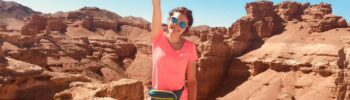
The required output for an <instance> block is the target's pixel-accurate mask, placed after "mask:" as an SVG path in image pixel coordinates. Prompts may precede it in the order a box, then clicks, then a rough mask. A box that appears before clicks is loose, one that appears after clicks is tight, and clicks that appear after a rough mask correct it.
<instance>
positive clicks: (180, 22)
mask: <svg viewBox="0 0 350 100" xmlns="http://www.w3.org/2000/svg"><path fill="white" fill-rule="evenodd" d="M152 4H153V18H152V62H153V69H152V89H154V90H164V91H172V92H174V93H175V94H176V96H177V98H180V100H188V99H189V100H196V95H197V80H196V66H195V61H196V60H197V59H198V57H197V51H196V47H195V45H194V43H192V42H191V41H188V40H186V39H184V38H183V35H184V34H186V33H188V31H189V28H190V27H191V26H192V23H193V17H192V11H191V10H188V9H187V8H185V7H179V8H175V9H173V10H171V11H170V13H169V16H170V17H169V18H168V19H169V22H168V25H167V27H168V32H164V30H163V28H162V14H161V3H160V0H153V1H152ZM185 80H186V81H185ZM179 91H180V92H179Z"/></svg>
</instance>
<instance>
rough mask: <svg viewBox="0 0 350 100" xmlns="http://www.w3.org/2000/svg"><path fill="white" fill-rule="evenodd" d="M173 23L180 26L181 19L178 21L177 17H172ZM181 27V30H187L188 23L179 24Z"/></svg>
mask: <svg viewBox="0 0 350 100" xmlns="http://www.w3.org/2000/svg"><path fill="white" fill-rule="evenodd" d="M171 22H172V23H174V24H178V22H179V19H177V18H175V17H171ZM179 25H180V28H181V29H185V28H186V27H187V24H186V22H184V21H181V22H180V23H179Z"/></svg>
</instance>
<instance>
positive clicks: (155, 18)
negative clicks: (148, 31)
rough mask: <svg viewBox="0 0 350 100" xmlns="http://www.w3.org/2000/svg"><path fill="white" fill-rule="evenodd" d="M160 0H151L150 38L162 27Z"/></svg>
mask: <svg viewBox="0 0 350 100" xmlns="http://www.w3.org/2000/svg"><path fill="white" fill-rule="evenodd" d="M160 4H161V3H160V0H152V6H153V15H152V40H153V38H154V37H155V36H156V35H157V34H158V32H159V31H160V30H161V29H162V10H161V5H160Z"/></svg>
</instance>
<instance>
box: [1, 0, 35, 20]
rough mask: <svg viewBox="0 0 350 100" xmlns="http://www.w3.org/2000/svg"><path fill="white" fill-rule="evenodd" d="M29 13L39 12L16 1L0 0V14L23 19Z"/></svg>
mask: <svg viewBox="0 0 350 100" xmlns="http://www.w3.org/2000/svg"><path fill="white" fill-rule="evenodd" d="M31 14H39V12H36V11H33V10H32V9H30V8H28V7H26V6H23V5H21V4H18V3H16V2H12V1H3V0H0V16H7V17H11V18H16V19H20V20H24V19H25V18H26V17H28V16H30V15H31Z"/></svg>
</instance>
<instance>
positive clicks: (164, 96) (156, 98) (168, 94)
mask: <svg viewBox="0 0 350 100" xmlns="http://www.w3.org/2000/svg"><path fill="white" fill-rule="evenodd" d="M183 90H184V88H182V89H180V90H176V91H165V90H154V89H150V90H149V92H148V95H149V97H150V99H151V100H180V97H181V94H182V91H183Z"/></svg>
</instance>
